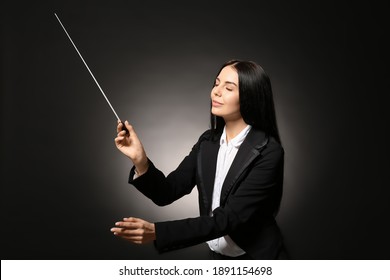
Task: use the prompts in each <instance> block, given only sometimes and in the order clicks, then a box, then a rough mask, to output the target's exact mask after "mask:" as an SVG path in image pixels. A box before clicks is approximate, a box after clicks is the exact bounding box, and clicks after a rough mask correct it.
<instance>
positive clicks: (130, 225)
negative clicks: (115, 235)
mask: <svg viewBox="0 0 390 280" xmlns="http://www.w3.org/2000/svg"><path fill="white" fill-rule="evenodd" d="M115 225H116V226H117V227H121V228H127V229H139V228H142V224H140V223H134V222H116V223H115Z"/></svg>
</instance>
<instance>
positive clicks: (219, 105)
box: [212, 100, 223, 107]
mask: <svg viewBox="0 0 390 280" xmlns="http://www.w3.org/2000/svg"><path fill="white" fill-rule="evenodd" d="M212 105H213V107H221V106H222V105H223V103H220V102H218V101H215V100H213V101H212Z"/></svg>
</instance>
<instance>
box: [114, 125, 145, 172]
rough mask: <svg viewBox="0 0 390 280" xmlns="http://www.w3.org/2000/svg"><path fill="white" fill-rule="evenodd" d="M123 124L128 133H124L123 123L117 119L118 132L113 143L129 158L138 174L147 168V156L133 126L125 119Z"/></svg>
mask: <svg viewBox="0 0 390 280" xmlns="http://www.w3.org/2000/svg"><path fill="white" fill-rule="evenodd" d="M124 125H125V126H126V128H127V130H128V131H129V133H126V131H125V130H123V123H122V122H121V121H119V120H118V125H117V128H116V130H117V132H118V134H117V137H116V138H115V145H116V147H117V148H118V150H119V151H121V152H122V153H123V154H124V155H126V156H127V157H128V158H129V159H131V161H132V162H133V164H134V165H135V169H136V172H137V174H138V175H139V176H140V175H142V174H144V173H145V172H146V171H147V170H148V166H149V165H148V158H147V156H146V153H145V150H144V147H143V145H142V143H141V141H140V140H139V138H138V136H137V134H136V133H135V131H134V128H133V127H132V126H131V125H130V124H129V122H128V121H125V122H124Z"/></svg>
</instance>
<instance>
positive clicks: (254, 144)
mask: <svg viewBox="0 0 390 280" xmlns="http://www.w3.org/2000/svg"><path fill="white" fill-rule="evenodd" d="M267 143H268V137H266V135H265V133H264V132H262V131H260V130H256V129H253V128H252V129H251V131H250V132H249V133H248V135H247V136H246V138H245V140H244V142H243V143H242V144H241V146H240V148H239V150H238V152H237V155H236V157H235V158H234V160H233V162H232V165H231V167H230V169H229V171H228V173H227V175H226V178H225V181H224V183H223V186H222V190H221V200H220V201H221V202H220V205H221V206H222V205H224V204H225V202H226V199H227V197H228V195H229V193H230V191H231V190H232V188H233V186H234V185H235V184H236V182H237V180H238V179H239V177H240V176H241V174H242V173H243V172H244V171H245V169H246V168H248V166H249V164H251V162H252V161H253V160H254V159H255V158H257V157H258V156H259V155H260V152H261V150H262V149H263V148H264V147H265V145H266V144H267ZM214 172H215V167H214Z"/></svg>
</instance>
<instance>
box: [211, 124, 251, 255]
mask: <svg viewBox="0 0 390 280" xmlns="http://www.w3.org/2000/svg"><path fill="white" fill-rule="evenodd" d="M251 128H252V127H251V126H250V125H248V126H246V127H245V128H244V129H243V130H242V131H241V132H240V133H239V134H238V135H237V136H236V137H234V138H233V139H231V140H230V141H229V142H228V141H227V140H226V130H225V129H226V127H225V128H224V129H223V133H222V136H221V139H220V147H219V151H218V158H217V168H216V171H215V181H214V190H213V200H212V207H211V211H213V210H214V209H215V208H217V207H219V206H220V198H221V189H222V185H223V182H224V181H225V177H226V174H227V173H228V171H229V168H230V166H231V165H232V162H233V160H234V158H235V157H236V154H237V152H238V149H239V148H240V146H241V144H242V142H244V140H245V137H246V136H247V134H248V133H249V131H250V129H251ZM211 215H213V213H212V212H211ZM207 244H208V245H209V247H210V249H211V250H213V251H214V252H217V253H220V254H222V255H225V256H229V257H237V256H241V255H243V254H245V251H244V250H242V249H241V248H240V247H238V245H237V244H236V243H235V242H234V241H233V240H232V239H231V238H230V237H229V235H225V236H222V237H220V238H216V239H213V240H210V241H207Z"/></svg>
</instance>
